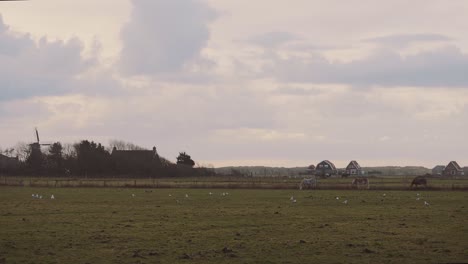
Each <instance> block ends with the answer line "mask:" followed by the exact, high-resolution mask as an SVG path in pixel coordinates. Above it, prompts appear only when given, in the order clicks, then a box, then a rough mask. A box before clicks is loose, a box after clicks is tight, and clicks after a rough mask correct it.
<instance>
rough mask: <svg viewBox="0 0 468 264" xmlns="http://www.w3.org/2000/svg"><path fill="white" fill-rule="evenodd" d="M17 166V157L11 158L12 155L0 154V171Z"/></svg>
mask: <svg viewBox="0 0 468 264" xmlns="http://www.w3.org/2000/svg"><path fill="white" fill-rule="evenodd" d="M18 166H19V160H18V157H15V158H12V157H8V156H5V155H3V154H0V172H1V171H6V170H9V169H15V168H17V167H18Z"/></svg>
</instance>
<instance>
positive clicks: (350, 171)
mask: <svg viewBox="0 0 468 264" xmlns="http://www.w3.org/2000/svg"><path fill="white" fill-rule="evenodd" d="M346 174H347V175H362V168H361V166H360V165H359V163H357V161H355V160H352V161H351V162H350V163H349V164H348V166H346Z"/></svg>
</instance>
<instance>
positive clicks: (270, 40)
mask: <svg viewBox="0 0 468 264" xmlns="http://www.w3.org/2000/svg"><path fill="white" fill-rule="evenodd" d="M299 39H301V38H300V37H298V36H296V35H295V34H292V33H290V32H285V31H271V32H267V33H264V34H260V35H256V36H253V37H251V38H249V39H248V42H250V43H253V44H256V45H260V46H263V47H268V48H275V47H277V46H280V45H282V44H285V43H288V42H291V41H294V40H299Z"/></svg>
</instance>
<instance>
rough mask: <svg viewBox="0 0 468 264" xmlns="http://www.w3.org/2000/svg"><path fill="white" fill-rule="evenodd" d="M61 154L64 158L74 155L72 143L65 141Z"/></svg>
mask: <svg viewBox="0 0 468 264" xmlns="http://www.w3.org/2000/svg"><path fill="white" fill-rule="evenodd" d="M62 154H63V156H64V157H65V158H71V157H76V152H75V147H74V146H73V144H70V143H65V144H63V146H62Z"/></svg>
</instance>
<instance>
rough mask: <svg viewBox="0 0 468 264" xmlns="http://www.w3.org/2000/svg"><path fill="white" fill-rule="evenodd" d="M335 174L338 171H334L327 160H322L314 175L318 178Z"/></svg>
mask: <svg viewBox="0 0 468 264" xmlns="http://www.w3.org/2000/svg"><path fill="white" fill-rule="evenodd" d="M337 173H338V171H337V170H336V167H335V164H333V163H332V162H331V161H329V160H324V161H322V162H320V163H319V164H317V166H316V167H315V175H317V176H320V177H330V176H332V175H336V174H337Z"/></svg>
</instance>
